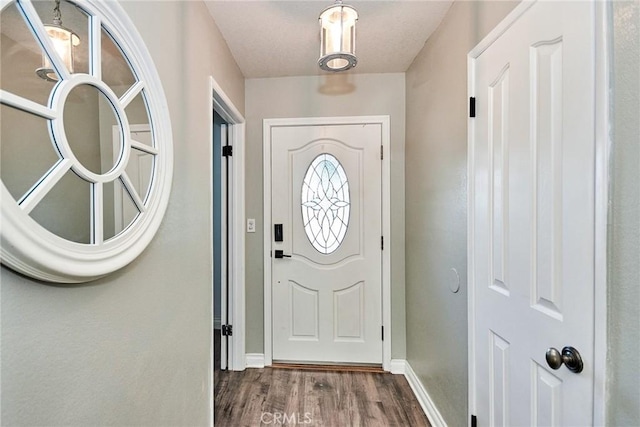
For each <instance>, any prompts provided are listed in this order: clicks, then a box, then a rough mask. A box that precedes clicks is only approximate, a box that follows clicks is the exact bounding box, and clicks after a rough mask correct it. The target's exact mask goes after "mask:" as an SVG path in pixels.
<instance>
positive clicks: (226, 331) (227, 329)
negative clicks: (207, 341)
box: [221, 325, 233, 337]
mask: <svg viewBox="0 0 640 427" xmlns="http://www.w3.org/2000/svg"><path fill="white" fill-rule="evenodd" d="M221 333H222V336H223V337H230V336H232V335H233V326H232V325H222V331H221Z"/></svg>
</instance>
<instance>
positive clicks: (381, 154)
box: [380, 145, 384, 160]
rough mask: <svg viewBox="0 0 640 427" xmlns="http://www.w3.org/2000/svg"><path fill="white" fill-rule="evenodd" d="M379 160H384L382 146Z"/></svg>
mask: <svg viewBox="0 0 640 427" xmlns="http://www.w3.org/2000/svg"><path fill="white" fill-rule="evenodd" d="M380 160H384V146H382V145H381V146H380Z"/></svg>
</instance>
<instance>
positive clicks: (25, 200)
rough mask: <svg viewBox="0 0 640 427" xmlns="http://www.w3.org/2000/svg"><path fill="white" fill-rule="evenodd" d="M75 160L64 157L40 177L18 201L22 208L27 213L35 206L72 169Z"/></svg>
mask: <svg viewBox="0 0 640 427" xmlns="http://www.w3.org/2000/svg"><path fill="white" fill-rule="evenodd" d="M71 166H73V162H72V161H71V160H69V159H62V160H60V161H59V162H58V163H56V164H55V165H54V166H53V167H52V168H51V169H49V171H48V172H47V173H46V174H45V175H44V176H43V177H42V178H40V181H38V182H37V183H36V184H35V185H34V186H33V187H31V189H30V190H29V191H27V193H26V194H25V195H24V196H22V198H21V199H20V200H19V201H18V205H19V206H20V208H21V209H22V210H23V211H24V212H25V213H27V214H29V212H31V211H32V210H33V208H35V207H36V206H37V205H38V203H40V201H41V200H42V199H43V198H44V196H46V195H47V194H48V193H49V191H51V189H52V188H53V187H54V186H55V185H56V184H57V183H58V181H60V180H61V179H62V177H63V176H64V175H65V174H66V173H67V172H68V171H69V169H71Z"/></svg>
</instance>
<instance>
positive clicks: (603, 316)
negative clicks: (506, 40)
mask: <svg viewBox="0 0 640 427" xmlns="http://www.w3.org/2000/svg"><path fill="white" fill-rule="evenodd" d="M535 2H536V0H523V1H522V2H521V3H520V4H519V5H518V6H516V7H515V8H514V9H513V11H512V12H511V13H510V14H509V15H508V16H507V17H506V18H505V19H504V20H503V21H502V22H500V24H498V25H497V26H496V28H494V29H493V30H492V31H491V32H490V33H489V34H488V35H487V36H486V37H485V38H484V39H483V40H482V41H481V42H480V43H479V44H478V45H477V46H476V47H475V48H474V49H473V50H471V52H469V54H468V57H467V79H468V80H467V87H468V88H469V97H475V93H476V88H475V87H474V76H475V60H476V59H477V58H478V57H479V56H480V55H481V54H482V52H484V51H485V50H486V49H487V48H488V47H489V46H490V45H491V44H492V43H493V42H495V41H496V40H497V39H498V38H499V37H500V36H501V35H502V34H504V33H505V32H506V31H507V29H509V28H510V27H511V25H513V23H514V22H516V20H517V19H518V18H519V17H520V16H521V15H522V14H523V13H525V12H526V11H527V10H528V9H529V8H530V7H531V6H532V5H533V4H534V3H535ZM594 3H595V40H594V43H595V45H594V49H595V52H596V55H595V64H596V65H595V70H593V72H594V74H595V84H596V87H595V106H596V107H595V110H596V111H595V112H594V129H595V154H596V161H595V165H594V167H595V180H596V182H595V201H594V208H595V252H594V254H595V259H594V261H595V274H594V277H595V284H594V288H595V291H594V292H595V307H594V311H595V320H594V321H595V325H594V326H595V333H594V335H595V336H594V347H595V348H594V361H593V363H594V378H593V382H594V400H593V402H594V404H593V405H594V407H593V422H594V425H604V424H605V420H606V418H605V417H606V414H605V409H606V357H607V335H606V331H607V220H608V203H609V185H610V181H609V171H610V162H609V158H610V151H611V135H610V131H609V127H610V126H609V125H610V113H609V105H610V98H609V87H610V77H609V74H610V64H611V4H610V3H609V2H594ZM467 129H468V155H467V159H468V164H467V169H468V188H467V203H468V217H467V218H468V223H467V271H469V272H472V271H474V258H473V250H471V245H472V242H473V241H474V233H475V229H474V226H473V218H474V215H475V204H474V198H473V191H474V189H475V182H474V176H475V171H474V167H473V162H472V160H473V158H474V155H473V147H474V144H473V135H474V119H472V118H469V119H468V126H467ZM475 285H476V284H475V282H474V281H473V275H471V274H470V275H469V278H468V294H467V295H468V299H467V301H468V316H469V317H468V318H469V325H468V347H469V367H468V369H469V384H468V387H469V388H468V393H469V394H468V396H469V413H468V414H467V415H468V417H467V420H469V423H470V422H471V414H475V413H476V401H475V394H474V392H473V390H474V389H475V383H474V380H475V366H474V364H473V361H474V360H475V341H474V336H475V333H474V332H475V324H474V319H475V304H474V301H475Z"/></svg>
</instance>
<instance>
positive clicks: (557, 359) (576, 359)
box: [546, 347, 583, 374]
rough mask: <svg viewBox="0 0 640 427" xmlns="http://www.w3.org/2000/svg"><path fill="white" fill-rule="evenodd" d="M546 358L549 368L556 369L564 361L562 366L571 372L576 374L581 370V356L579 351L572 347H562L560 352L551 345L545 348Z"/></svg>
mask: <svg viewBox="0 0 640 427" xmlns="http://www.w3.org/2000/svg"><path fill="white" fill-rule="evenodd" d="M546 358H547V364H548V365H549V367H550V368H551V369H558V368H560V366H562V364H563V363H564V366H566V367H567V368H568V369H569V370H570V371H571V372H575V373H576V374H579V373H580V372H582V368H583V364H582V357H580V352H579V351H578V350H576V349H575V348H573V347H565V348H563V349H562V353H560V352H559V351H558V350H556V349H555V348H553V347H551V348H550V349H548V350H547V354H546Z"/></svg>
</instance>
